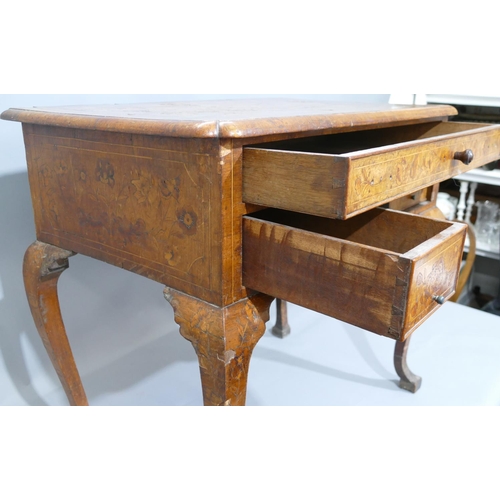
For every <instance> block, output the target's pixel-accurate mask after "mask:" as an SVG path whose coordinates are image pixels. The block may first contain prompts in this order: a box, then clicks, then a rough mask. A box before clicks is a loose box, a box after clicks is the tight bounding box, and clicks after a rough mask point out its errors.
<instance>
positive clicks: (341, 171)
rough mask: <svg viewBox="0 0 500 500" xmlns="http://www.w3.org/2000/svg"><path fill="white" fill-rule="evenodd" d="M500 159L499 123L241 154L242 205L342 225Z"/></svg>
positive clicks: (273, 146)
mask: <svg viewBox="0 0 500 500" xmlns="http://www.w3.org/2000/svg"><path fill="white" fill-rule="evenodd" d="M498 158H500V125H485V124H477V123H459V122H431V123H420V124H416V125H407V126H399V127H392V128H383V129H377V130H365V131H357V132H349V133H341V134H335V135H327V136H315V137H308V138H300V139H293V140H287V141H281V142H272V143H266V144H261V145H257V146H254V145H252V146H248V147H245V148H244V150H243V201H244V202H246V203H252V204H256V205H262V206H266V207H274V208H281V209H284V210H292V211H295V212H302V213H307V214H312V215H319V216H323V217H330V218H338V219H347V218H349V217H351V216H353V215H356V214H358V213H361V212H364V211H366V210H369V209H370V208H374V207H378V206H381V205H383V204H385V203H387V202H389V201H392V200H394V199H396V198H400V197H401V196H405V195H407V194H411V193H413V192H415V191H417V190H419V189H422V188H424V187H427V186H430V185H432V184H437V183H439V182H441V181H444V180H446V179H449V178H451V177H454V176H455V175H458V174H460V173H463V172H466V171H468V170H471V169H473V168H477V167H480V166H482V165H485V164H486V163H489V162H491V161H494V160H496V159H498Z"/></svg>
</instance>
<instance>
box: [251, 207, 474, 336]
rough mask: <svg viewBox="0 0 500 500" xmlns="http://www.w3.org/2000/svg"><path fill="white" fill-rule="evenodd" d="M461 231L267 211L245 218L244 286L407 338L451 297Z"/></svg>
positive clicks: (436, 223) (409, 220) (435, 224)
mask: <svg viewBox="0 0 500 500" xmlns="http://www.w3.org/2000/svg"><path fill="white" fill-rule="evenodd" d="M465 234H466V226H465V225H464V224H461V223H450V222H447V221H441V220H436V219H429V218H427V217H421V216H418V215H413V214H406V213H403V212H397V211H393V210H384V209H380V208H379V209H374V210H371V211H369V212H367V213H364V214H362V215H359V216H358V217H355V218H353V219H350V220H348V221H340V220H333V219H327V218H323V217H314V216H310V215H304V214H297V213H293V212H285V211H282V210H276V209H267V210H263V211H262V212H258V213H255V214H252V215H248V216H245V217H244V220H243V284H244V285H245V286H247V287H248V288H250V289H253V290H256V291H259V292H263V293H266V294H268V295H271V296H274V297H277V298H280V299H283V300H287V301H289V302H292V303H295V304H298V305H300V306H303V307H306V308H308V309H312V310H314V311H317V312H320V313H323V314H326V315H329V316H332V317H335V318H338V319H340V320H342V321H345V322H347V323H351V324H353V325H356V326H359V327H361V328H364V329H366V330H369V331H372V332H374V333H378V334H380V335H384V336H387V337H391V338H394V339H399V340H404V339H406V338H407V337H408V336H409V335H410V334H411V333H412V332H413V330H415V328H417V327H418V326H419V325H420V324H421V323H422V322H423V321H424V320H425V319H426V318H427V317H428V316H429V315H430V314H432V313H433V312H434V311H435V310H436V309H437V308H438V307H439V304H440V303H442V302H443V301H444V300H446V299H447V298H449V297H451V296H452V295H453V293H454V291H455V286H456V281H457V277H458V271H459V267H460V262H461V257H462V252H463V245H464V240H465Z"/></svg>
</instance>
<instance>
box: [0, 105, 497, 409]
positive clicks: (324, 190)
mask: <svg viewBox="0 0 500 500" xmlns="http://www.w3.org/2000/svg"><path fill="white" fill-rule="evenodd" d="M454 114H456V111H455V109H454V108H452V107H449V106H422V107H418V106H391V105H378V104H374V105H357V104H339V103H333V102H317V101H296V100H288V99H284V100H241V101H236V100H235V101H225V102H224V101H207V102H191V103H189V102H186V103H179V102H169V103H159V104H151V105H144V104H141V105H129V106H121V105H120V106H82V107H60V108H34V109H10V110H8V111H5V112H4V113H3V114H2V118H3V119H7V120H14V121H19V122H22V123H23V133H24V139H25V144H26V153H27V162H28V169H29V180H30V186H31V193H32V200H33V208H34V215H35V223H36V232H37V241H36V242H35V243H33V245H31V246H30V247H29V248H28V250H27V252H26V255H25V261H24V277H25V286H26V291H27V296H28V300H29V303H30V306H31V311H32V314H33V317H34V320H35V323H36V326H37V328H38V331H39V333H40V335H41V337H42V340H43V342H44V344H45V347H46V349H47V351H48V354H49V355H50V357H51V360H52V363H53V364H54V367H55V369H56V371H57V373H58V375H59V377H60V380H61V382H62V384H63V386H64V389H65V391H66V394H67V396H68V398H69V401H70V403H71V404H77V405H85V404H87V398H86V396H85V392H84V389H83V386H82V383H81V380H80V377H79V374H78V371H77V367H76V364H75V361H74V359H73V355H72V353H71V348H70V345H69V342H68V339H67V336H66V332H65V329H64V325H63V321H62V318H61V313H60V308H59V301H58V296H57V280H58V278H59V276H60V274H61V273H62V271H64V270H65V269H66V268H67V267H68V258H69V257H70V256H72V255H74V254H75V253H81V254H84V255H88V256H90V257H94V258H96V259H99V260H102V261H105V262H108V263H110V264H113V265H115V266H119V267H122V268H125V269H128V270H129V271H132V272H134V273H138V274H141V275H143V276H146V277H148V278H150V279H152V280H156V281H158V282H161V283H162V284H164V285H165V286H166V287H167V288H166V289H165V296H166V298H167V300H168V301H169V302H170V303H171V304H172V306H173V308H174V311H175V319H176V321H177V323H178V324H179V325H180V332H181V334H182V335H183V336H184V337H186V338H187V339H188V340H189V341H191V342H192V344H193V346H194V348H195V350H196V353H197V355H198V358H199V365H200V370H201V379H202V385H203V396H204V402H205V404H206V405H243V404H244V403H245V395H246V381H247V372H248V366H249V362H250V356H251V353H252V350H253V348H254V346H255V345H256V343H257V342H258V340H259V338H260V337H261V336H262V335H263V333H264V331H265V322H266V321H267V319H268V312H269V307H270V304H271V302H272V300H273V298H278V299H281V300H284V301H291V302H294V303H296V304H298V305H300V306H304V307H307V308H310V309H313V310H315V311H318V312H320V313H324V314H327V315H330V316H332V317H335V318H338V319H340V320H343V321H346V322H349V323H351V324H353V325H356V326H359V327H361V328H364V329H367V330H370V331H372V332H374V333H376V334H379V335H384V336H388V337H391V338H393V339H395V340H396V354H395V361H396V363H395V364H396V370H397V372H398V374H399V375H400V377H401V386H402V387H403V388H406V389H409V390H412V391H415V390H417V389H418V386H419V383H420V378H419V377H417V376H415V375H413V374H412V373H411V372H410V371H409V369H408V367H407V365H406V350H407V347H408V339H409V338H410V335H411V333H412V332H413V331H414V330H415V329H416V328H417V327H418V326H419V325H420V324H421V323H422V322H423V321H424V320H425V319H426V318H427V317H428V316H429V315H430V314H432V313H433V312H434V311H435V310H436V308H438V307H439V305H440V303H442V302H443V301H444V300H446V299H448V298H450V297H451V296H452V295H453V293H454V289H455V286H456V280H457V274H458V270H459V265H460V261H461V256H462V251H463V244H464V239H465V232H466V226H465V225H463V224H460V223H451V222H447V221H443V220H439V219H438V218H437V216H438V212H437V211H436V207H435V198H436V186H437V184H438V183H439V182H441V181H443V180H445V179H448V178H451V177H454V176H456V175H459V174H461V173H463V172H466V171H468V170H471V169H473V168H477V167H479V166H481V165H483V164H486V163H488V162H491V161H493V160H495V159H498V158H500V127H499V126H496V125H482V124H470V123H458V122H449V121H448V117H449V116H451V115H454ZM428 216H431V217H432V218H431V217H428Z"/></svg>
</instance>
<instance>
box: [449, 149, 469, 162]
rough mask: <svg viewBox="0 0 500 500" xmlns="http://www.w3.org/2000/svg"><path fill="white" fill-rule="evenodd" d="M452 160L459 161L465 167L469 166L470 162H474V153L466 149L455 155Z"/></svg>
mask: <svg viewBox="0 0 500 500" xmlns="http://www.w3.org/2000/svg"><path fill="white" fill-rule="evenodd" d="M453 159H454V160H458V161H461V162H462V163H464V164H465V165H470V164H471V163H472V160H474V153H473V152H472V151H471V150H470V149H466V150H465V151H461V152H459V153H455V155H454V156H453Z"/></svg>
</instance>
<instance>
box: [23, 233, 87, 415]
mask: <svg viewBox="0 0 500 500" xmlns="http://www.w3.org/2000/svg"><path fill="white" fill-rule="evenodd" d="M72 255H74V253H73V252H70V251H68V250H63V249H62V248H58V247H55V246H53V245H48V244H46V243H42V242H39V241H36V242H35V243H33V244H32V245H31V246H30V247H29V248H28V250H26V254H25V256H24V268H23V271H24V286H25V289H26V295H27V297H28V302H29V305H30V308H31V314H32V315H33V319H34V321H35V325H36V327H37V329H38V333H39V334H40V337H41V338H42V341H43V344H44V346H45V349H46V350H47V353H48V354H49V357H50V360H51V361H52V364H53V365H54V368H55V370H56V372H57V375H58V376H59V380H60V381H61V383H62V386H63V388H64V391H65V392H66V396H67V397H68V400H69V402H70V404H71V405H78V406H86V405H88V401H87V396H86V395H85V391H84V390H83V386H82V382H81V380H80V375H79V374H78V370H77V368H76V364H75V360H74V358H73V353H72V352H71V347H70V345H69V342H68V337H67V336H66V329H65V328H64V323H63V320H62V316H61V309H60V307H59V298H58V295H57V281H58V280H59V276H60V275H61V274H62V272H63V271H64V270H65V269H67V268H68V266H69V264H68V258H69V257H71V256H72Z"/></svg>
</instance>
